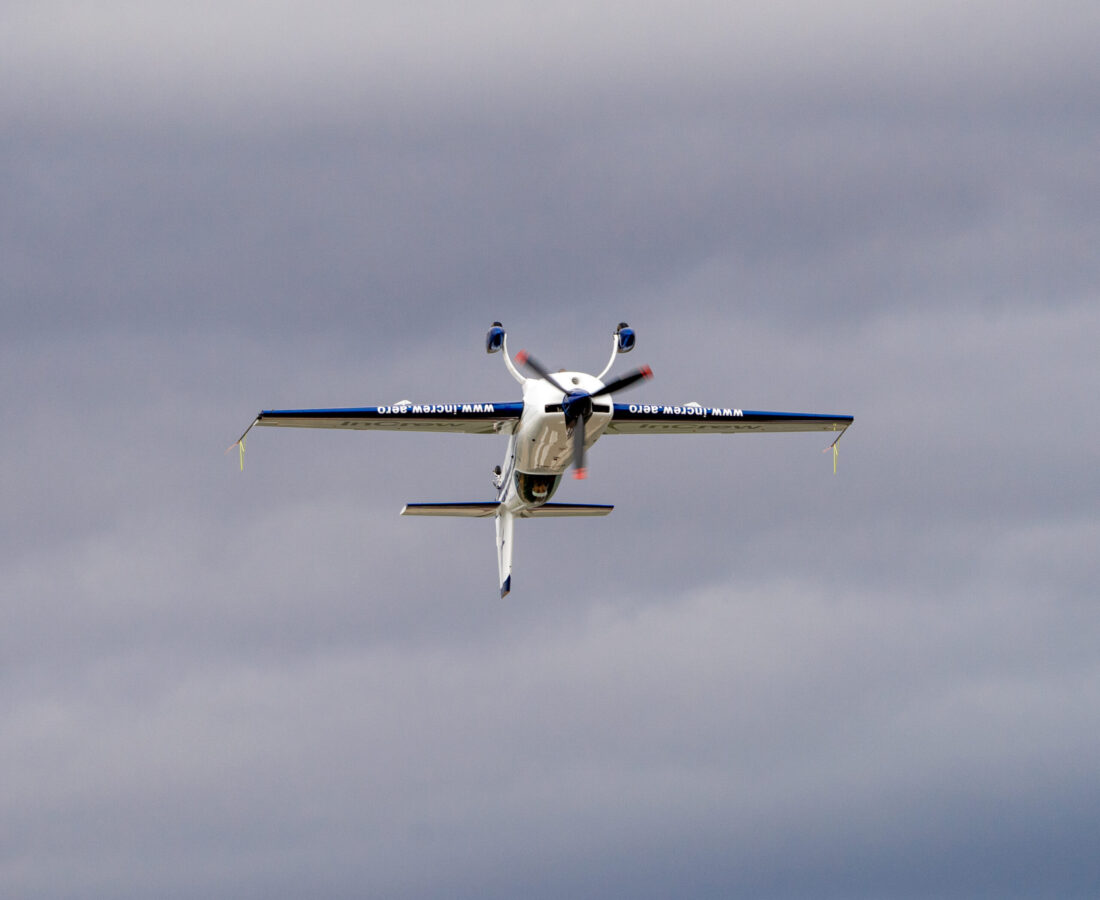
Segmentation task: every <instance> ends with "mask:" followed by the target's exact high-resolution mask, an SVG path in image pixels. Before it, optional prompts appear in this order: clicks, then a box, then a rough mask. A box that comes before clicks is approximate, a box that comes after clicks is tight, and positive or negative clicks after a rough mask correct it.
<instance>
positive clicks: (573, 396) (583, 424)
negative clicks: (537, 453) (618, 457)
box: [516, 350, 653, 478]
mask: <svg viewBox="0 0 1100 900" xmlns="http://www.w3.org/2000/svg"><path fill="white" fill-rule="evenodd" d="M516 362H518V363H519V364H520V365H521V366H523V367H525V368H527V369H530V370H531V371H532V372H534V373H535V374H536V375H538V376H539V378H542V379H545V380H546V381H548V382H550V384H552V385H554V387H556V388H557V389H558V390H559V391H561V392H562V394H563V395H564V396H563V397H562V400H561V410H562V412H563V413H564V414H565V424H566V427H568V428H571V429H572V430H573V477H574V478H585V477H587V475H588V469H587V468H586V467H585V465H584V440H585V432H586V431H587V430H588V420H589V419H590V418H592V398H593V397H602V396H603V395H604V394H612V393H614V392H615V391H621V390H623V389H624V388H628V387H631V386H632V385H634V384H637V383H638V382H639V381H641V380H642V379H645V378H652V377H653V370H652V369H650V368H649V366H642V367H641V368H640V369H635V370H634V371H633V372H628V373H627V374H626V375H622V376H620V377H619V378H616V379H614V380H612V381H609V382H608V383H607V384H605V385H604V386H603V387H601V388H600V389H599V390H595V391H591V392H589V391H582V390H579V389H577V388H573V389H569V388H566V387H564V386H562V384H561V382H560V381H558V379H557V378H555V377H554V375H553V373H551V372H550V370H549V369H547V368H546V367H545V366H544V365H542V363H540V362H539V361H538V360H537V359H535V358H534V357H533V356H531V354H530V353H528V352H527V351H526V350H520V351H519V353H517V354H516Z"/></svg>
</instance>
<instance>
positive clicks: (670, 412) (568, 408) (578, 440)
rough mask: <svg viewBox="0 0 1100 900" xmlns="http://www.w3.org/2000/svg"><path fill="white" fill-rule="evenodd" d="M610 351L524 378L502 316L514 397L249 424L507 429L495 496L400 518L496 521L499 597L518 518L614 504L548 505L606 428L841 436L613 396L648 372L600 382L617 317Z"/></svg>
mask: <svg viewBox="0 0 1100 900" xmlns="http://www.w3.org/2000/svg"><path fill="white" fill-rule="evenodd" d="M612 342H613V344H612V350H611V358H610V359H609V360H608V363H607V365H606V366H604V369H603V371H602V372H600V374H599V375H588V374H586V373H584V372H564V371H563V372H556V373H551V372H550V371H548V370H547V369H546V368H544V367H543V366H542V365H541V364H539V363H538V362H537V361H536V360H534V359H533V358H532V357H531V356H529V355H528V354H527V353H525V352H523V351H520V352H519V353H517V354H516V357H515V358H516V361H517V362H518V363H519V364H520V365H521V366H522V367H524V368H526V369H527V370H529V371H530V372H532V374H533V376H534V377H527V376H525V375H524V374H523V373H522V372H520V370H519V369H518V368H517V367H516V365H515V364H514V363H513V362H512V357H511V356H510V355H509V353H508V338H507V335H506V334H505V331H504V328H503V327H502V326H501V324H500V323H499V322H494V323H493V326H492V327H491V328H490V329H489V333H488V335H487V336H486V340H485V346H486V350H487V351H488V352H489V353H496V352H500V351H503V357H504V364H505V366H506V367H507V369H508V371H509V373H511V375H512V377H513V378H515V379H516V381H518V382H519V383H520V385H521V387H522V389H523V400H522V401H520V402H518V403H516V402H510V403H451V402H445V403H412V402H409V401H406V400H402V401H400V402H398V403H395V404H393V405H390V406H365V407H358V408H349V409H268V410H264V411H263V412H261V413H260V414H259V415H258V416H257V417H256V419H255V420H254V421H253V422H252V425H249V426H248V428H247V429H246V430H245V433H244V434H243V435H241V437H240V440H239V441H238V443H239V444H242V445H243V442H244V439H245V436H246V435H247V434H248V432H249V431H250V430H251V429H252V427H253V426H255V425H273V426H284V427H294V428H349V429H353V430H382V431H442V432H461V433H465V434H502V435H507V436H508V452H507V455H506V456H505V458H504V464H503V465H502V466H498V467H497V468H496V469H495V470H494V472H493V484H494V485H495V487H496V489H497V497H496V499H495V500H486V501H475V502H459V503H408V504H406V505H405V508H404V509H403V510H402V511H401V514H402V515H404V516H461V517H472V518H490V517H491V518H493V519H494V520H495V522H496V539H497V565H498V573H499V581H500V595H501V596H502V597H503V596H505V595H506V594H507V593H508V592H509V591H510V590H511V585H512V537H513V531H514V525H515V520H516V519H534V518H543V517H548V516H606V515H607V514H608V513H610V512H611V510H612V509H613V507H612V506H607V505H600V504H584V503H551V502H549V501H550V498H551V497H552V496H553V494H554V491H555V490H556V489H557V487H558V484H559V483H560V481H561V478H562V475H564V474H565V472H566V470H567V469H568V468H569V467H570V466H572V467H573V474H574V477H575V478H584V477H585V475H586V472H587V469H586V468H585V462H584V461H585V455H586V453H587V451H588V450H589V449H590V448H591V447H592V445H593V444H595V443H596V441H598V440H599V439H600V438H601V437H602V436H603V435H605V434H608V435H612V434H736V433H754V432H765V431H832V432H838V434H837V437H836V440H834V441H833V446H834V447H835V445H836V441H837V440H840V435H842V434H843V433H844V431H845V429H847V428H848V426H849V425H851V424H852V421H853V419H852V416H847V415H822V414H817V413H787V412H763V411H759V410H748V409H739V408H735V407H727V406H700V405H699V404H698V403H685V404H679V405H661V404H649V403H615V402H614V400H613V398H612V394H614V393H615V392H617V391H621V390H624V389H626V388H628V387H631V386H633V385H634V384H636V383H638V382H639V381H642V380H643V379H647V378H650V377H652V372H651V371H650V369H649V367H648V366H644V367H642V368H640V369H635V370H633V371H632V372H630V373H628V374H626V375H623V376H620V377H618V378H614V379H611V380H609V381H604V380H603V379H604V378H605V376H606V375H607V373H608V372H609V371H611V366H612V365H613V364H614V362H615V358H616V357H617V356H618V354H620V353H628V352H630V350H632V349H633V348H634V343H635V338H634V332H633V330H631V329H630V328H629V327H628V326H627V325H626V323H625V322H624V323H622V324H620V325H619V327H618V328H617V329H616V330H615V333H614V335H613V336H612Z"/></svg>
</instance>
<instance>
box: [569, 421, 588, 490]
mask: <svg viewBox="0 0 1100 900" xmlns="http://www.w3.org/2000/svg"><path fill="white" fill-rule="evenodd" d="M590 415H591V413H589V416H590ZM587 430H588V416H583V417H581V418H580V419H578V420H577V422H576V424H574V425H573V477H574V478H577V479H580V478H587V477H588V469H587V468H585V465H584V433H585V432H586V431H587Z"/></svg>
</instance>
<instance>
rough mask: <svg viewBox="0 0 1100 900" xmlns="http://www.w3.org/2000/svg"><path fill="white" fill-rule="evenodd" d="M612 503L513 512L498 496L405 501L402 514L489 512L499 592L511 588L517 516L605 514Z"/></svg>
mask: <svg viewBox="0 0 1100 900" xmlns="http://www.w3.org/2000/svg"><path fill="white" fill-rule="evenodd" d="M614 508H615V507H613V506H609V505H606V504H602V503H544V504H543V505H542V506H536V507H534V508H531V509H524V510H521V511H520V512H519V513H513V512H511V511H510V510H508V509H507V508H506V507H505V506H504V504H502V503H501V502H500V501H498V500H476V501H473V502H466V503H406V504H405V508H404V509H402V510H401V515H403V516H458V517H461V518H464V519H487V518H489V517H490V516H492V517H493V518H494V519H495V520H496V526H497V572H498V574H499V575H500V596H501V597H507V596H508V593H509V591H511V590H512V533H513V531H514V529H515V521H516V516H517V515H518V516H519V517H520V518H523V519H542V518H549V517H556V516H606V515H607V514H608V513H609V512H611V510H613V509H614Z"/></svg>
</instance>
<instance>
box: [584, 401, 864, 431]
mask: <svg viewBox="0 0 1100 900" xmlns="http://www.w3.org/2000/svg"><path fill="white" fill-rule="evenodd" d="M852 421H853V418H852V416H836V415H822V414H819V413H791V412H763V411H760V410H752V409H733V408H731V407H721V406H700V405H699V404H697V403H689V404H686V405H684V406H656V405H652V404H638V403H616V404H615V411H614V414H613V415H612V417H611V422H610V423H609V424H608V426H607V430H606V432H605V433H606V434H737V433H739V432H748V433H752V432H762V431H839V432H843V431H844V429H846V428H847V427H848V426H849V425H851V424H852Z"/></svg>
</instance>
